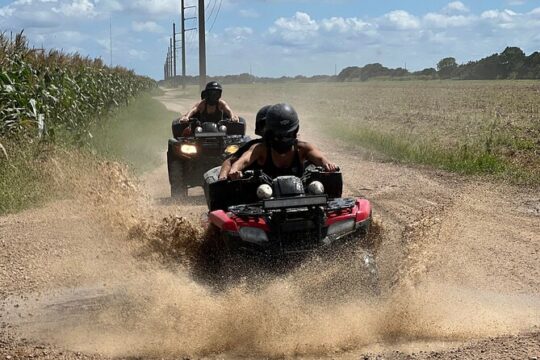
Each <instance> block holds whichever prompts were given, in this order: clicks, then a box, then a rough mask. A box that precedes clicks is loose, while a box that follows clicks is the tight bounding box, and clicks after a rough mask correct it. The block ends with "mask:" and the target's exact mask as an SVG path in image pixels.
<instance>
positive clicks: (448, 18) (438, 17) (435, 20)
mask: <svg viewBox="0 0 540 360" xmlns="http://www.w3.org/2000/svg"><path fill="white" fill-rule="evenodd" d="M423 20H424V22H425V24H426V26H428V27H431V28H448V27H461V26H467V25H470V24H472V23H473V22H474V21H475V20H476V17H474V16H465V15H445V14H438V13H428V14H426V15H425V16H424V19H423Z"/></svg>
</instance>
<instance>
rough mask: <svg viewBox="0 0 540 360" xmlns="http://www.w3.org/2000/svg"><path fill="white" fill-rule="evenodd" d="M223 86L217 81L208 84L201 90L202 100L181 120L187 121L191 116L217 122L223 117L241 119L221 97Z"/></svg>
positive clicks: (204, 120) (233, 119) (203, 120)
mask: <svg viewBox="0 0 540 360" xmlns="http://www.w3.org/2000/svg"><path fill="white" fill-rule="evenodd" d="M222 92H223V87H222V86H221V85H220V84H219V83H218V82H217V81H211V82H209V83H208V84H206V87H205V89H204V90H203V91H202V92H201V99H202V100H201V101H199V102H198V103H197V104H195V106H193V108H192V109H191V110H189V111H188V112H187V113H186V114H185V115H184V116H182V118H181V119H180V121H181V122H184V123H185V122H187V121H189V119H191V118H197V119H198V120H199V121H201V122H207V121H210V122H214V123H217V122H218V121H220V120H223V119H231V120H232V121H239V118H238V116H237V115H236V114H234V113H233V111H232V110H231V108H230V107H229V105H228V104H227V103H226V102H225V101H224V100H222V99H221V94H222Z"/></svg>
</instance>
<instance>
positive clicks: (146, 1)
mask: <svg viewBox="0 0 540 360" xmlns="http://www.w3.org/2000/svg"><path fill="white" fill-rule="evenodd" d="M126 7H127V8H129V9H131V10H133V11H136V12H141V13H144V14H152V15H170V14H177V13H180V2H179V1H177V0H135V1H132V2H128V4H126Z"/></svg>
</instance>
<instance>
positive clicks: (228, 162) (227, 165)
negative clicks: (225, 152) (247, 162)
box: [219, 139, 261, 180]
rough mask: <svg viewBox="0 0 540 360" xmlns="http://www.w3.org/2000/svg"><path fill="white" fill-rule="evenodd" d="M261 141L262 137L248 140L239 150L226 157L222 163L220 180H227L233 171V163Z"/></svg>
mask: <svg viewBox="0 0 540 360" xmlns="http://www.w3.org/2000/svg"><path fill="white" fill-rule="evenodd" d="M259 143H261V139H255V140H251V141H248V142H247V143H245V144H244V145H242V146H241V147H240V149H238V151H237V152H235V153H234V154H232V155H231V156H229V157H228V158H227V159H225V161H223V164H221V170H220V172H219V180H225V179H226V178H227V177H228V176H229V173H230V172H231V168H232V164H234V162H235V161H236V160H238V159H239V158H240V157H242V155H243V154H244V153H245V152H246V151H248V150H249V149H253V148H254V147H255V146H257V144H259Z"/></svg>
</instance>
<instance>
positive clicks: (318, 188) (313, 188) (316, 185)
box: [308, 181, 324, 195]
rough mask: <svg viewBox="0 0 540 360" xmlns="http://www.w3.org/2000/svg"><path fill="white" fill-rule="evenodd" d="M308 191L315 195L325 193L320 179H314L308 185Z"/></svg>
mask: <svg viewBox="0 0 540 360" xmlns="http://www.w3.org/2000/svg"><path fill="white" fill-rule="evenodd" d="M308 191H309V193H310V194H313V195H321V194H324V185H323V184H322V182H320V181H313V182H312V183H311V184H309V185H308Z"/></svg>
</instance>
